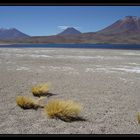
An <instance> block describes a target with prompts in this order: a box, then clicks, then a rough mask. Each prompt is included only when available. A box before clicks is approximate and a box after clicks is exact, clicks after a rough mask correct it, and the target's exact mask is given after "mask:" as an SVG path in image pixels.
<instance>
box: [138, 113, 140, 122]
mask: <svg viewBox="0 0 140 140" xmlns="http://www.w3.org/2000/svg"><path fill="white" fill-rule="evenodd" d="M138 123H139V124H140V113H139V114H138Z"/></svg>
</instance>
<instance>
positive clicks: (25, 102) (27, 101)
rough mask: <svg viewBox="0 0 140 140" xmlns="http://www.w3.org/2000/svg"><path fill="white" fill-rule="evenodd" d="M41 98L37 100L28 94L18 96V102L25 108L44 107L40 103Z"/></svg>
mask: <svg viewBox="0 0 140 140" xmlns="http://www.w3.org/2000/svg"><path fill="white" fill-rule="evenodd" d="M38 102H39V100H35V99H32V98H29V97H26V96H17V97H16V103H17V105H19V106H20V107H21V108H23V109H37V108H39V107H41V108H42V107H43V106H41V105H39V104H38Z"/></svg>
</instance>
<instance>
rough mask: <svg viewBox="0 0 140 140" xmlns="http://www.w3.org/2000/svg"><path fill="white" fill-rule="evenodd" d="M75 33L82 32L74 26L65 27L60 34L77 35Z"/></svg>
mask: <svg viewBox="0 0 140 140" xmlns="http://www.w3.org/2000/svg"><path fill="white" fill-rule="evenodd" d="M75 34H81V32H80V31H78V30H76V29H75V28H73V27H69V28H67V29H65V30H64V31H63V32H61V33H59V34H58V35H75Z"/></svg>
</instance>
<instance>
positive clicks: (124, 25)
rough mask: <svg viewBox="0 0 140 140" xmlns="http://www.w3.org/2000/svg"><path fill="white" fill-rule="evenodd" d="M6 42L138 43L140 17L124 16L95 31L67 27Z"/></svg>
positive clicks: (139, 38) (139, 37)
mask: <svg viewBox="0 0 140 140" xmlns="http://www.w3.org/2000/svg"><path fill="white" fill-rule="evenodd" d="M7 42H8V41H7ZM8 43H51V44H57V43H77V44H79V43H90V44H96V43H99V44H100V43H101V44H140V18H139V17H136V16H126V17H124V18H122V19H120V20H118V21H116V22H114V23H113V24H111V25H110V26H108V27H106V28H104V29H102V30H100V31H97V32H88V33H81V32H79V31H77V30H76V29H74V28H67V29H66V30H64V31H63V32H62V33H60V34H58V35H52V36H34V37H29V38H25V39H22V38H20V39H15V40H12V41H9V42H8Z"/></svg>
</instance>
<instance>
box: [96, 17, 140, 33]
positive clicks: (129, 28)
mask: <svg viewBox="0 0 140 140" xmlns="http://www.w3.org/2000/svg"><path fill="white" fill-rule="evenodd" d="M97 33H99V34H124V33H126V34H127V35H128V34H136V33H140V18H139V17H136V16H126V17H124V18H123V19H120V20H118V21H116V22H115V23H113V24H112V25H110V26H108V27H106V28H104V29H102V30H100V31H98V32H97Z"/></svg>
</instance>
